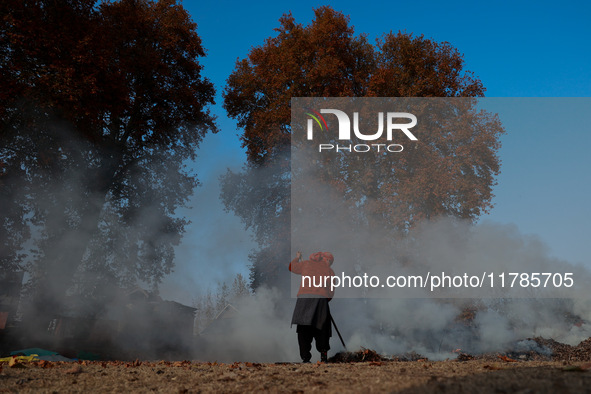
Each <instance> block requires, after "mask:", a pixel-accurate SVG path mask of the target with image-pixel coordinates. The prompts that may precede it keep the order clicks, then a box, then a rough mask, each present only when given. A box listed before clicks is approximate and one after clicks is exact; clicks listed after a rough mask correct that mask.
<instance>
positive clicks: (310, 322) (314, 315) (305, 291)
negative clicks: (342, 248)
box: [289, 252, 334, 363]
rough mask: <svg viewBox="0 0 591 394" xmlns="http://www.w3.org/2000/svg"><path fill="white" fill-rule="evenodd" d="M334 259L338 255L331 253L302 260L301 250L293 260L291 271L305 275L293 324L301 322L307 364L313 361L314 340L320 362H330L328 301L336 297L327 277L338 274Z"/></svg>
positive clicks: (299, 330)
mask: <svg viewBox="0 0 591 394" xmlns="http://www.w3.org/2000/svg"><path fill="white" fill-rule="evenodd" d="M333 262H334V256H333V255H332V253H329V252H317V253H313V254H311V255H310V259H309V260H305V261H302V252H297V254H296V257H295V259H293V260H292V261H291V262H290V263H289V270H290V271H291V272H293V273H294V274H298V275H302V281H301V282H300V288H299V291H298V294H297V297H298V298H297V301H296V305H295V309H294V311H293V317H292V319H291V324H292V325H293V324H296V325H297V330H296V332H297V334H298V345H299V348H300V357H301V358H302V362H304V363H309V362H310V359H311V358H312V353H310V351H311V350H312V340H314V341H315V342H316V350H318V352H320V361H322V362H326V361H328V351H329V350H330V337H331V336H332V327H331V317H330V308H329V305H328V303H329V302H330V300H332V298H333V297H334V290H331V289H330V288H329V286H330V279H329V280H328V281H326V280H325V279H326V277H332V276H334V271H333V270H332V268H331V265H332V263H333ZM305 277H307V278H305Z"/></svg>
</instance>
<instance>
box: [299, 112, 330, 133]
mask: <svg viewBox="0 0 591 394" xmlns="http://www.w3.org/2000/svg"><path fill="white" fill-rule="evenodd" d="M304 109H305V110H306V111H308V112H306V115H308V116H311V117H312V119H314V120H315V121H316V123H318V126H320V130H322V131H324V127H326V130H328V125H327V124H326V120H324V117H323V116H322V115H320V113H319V112H317V111H314V110H313V109H312V108H304ZM319 118H320V119H319ZM321 120H322V123H321V122H320V121H321ZM323 123H324V127H322V124H323Z"/></svg>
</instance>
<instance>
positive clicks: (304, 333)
mask: <svg viewBox="0 0 591 394" xmlns="http://www.w3.org/2000/svg"><path fill="white" fill-rule="evenodd" d="M297 333H298V344H299V345H300V357H301V358H302V360H303V361H310V359H311V358H312V353H310V350H312V340H314V341H315V342H316V350H318V351H319V352H320V353H325V352H328V351H329V350H330V320H327V321H326V323H325V324H324V326H323V327H322V329H318V328H316V327H314V326H305V325H302V324H298V328H297Z"/></svg>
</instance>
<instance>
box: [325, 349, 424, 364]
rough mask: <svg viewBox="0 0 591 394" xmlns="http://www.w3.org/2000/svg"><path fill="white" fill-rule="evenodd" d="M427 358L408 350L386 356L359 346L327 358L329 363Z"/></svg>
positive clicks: (422, 359)
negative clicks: (356, 349) (396, 354)
mask: <svg viewBox="0 0 591 394" xmlns="http://www.w3.org/2000/svg"><path fill="white" fill-rule="evenodd" d="M426 360H427V358H426V357H424V356H421V355H420V354H418V353H415V352H410V353H405V354H403V355H399V356H391V357H386V356H384V355H381V354H379V353H378V352H376V351H375V350H371V349H365V348H361V350H359V351H356V352H339V353H337V354H335V355H334V356H332V357H331V358H329V359H328V362H329V363H360V362H370V363H371V362H373V363H376V362H383V361H426Z"/></svg>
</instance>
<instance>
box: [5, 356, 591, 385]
mask: <svg viewBox="0 0 591 394" xmlns="http://www.w3.org/2000/svg"><path fill="white" fill-rule="evenodd" d="M1 367H2V370H1V371H0V392H19V393H28V392H35V393H39V392H41V393H54V392H59V393H68V392H152V391H155V392H167V393H200V392H229V393H234V392H236V393H244V392H261V391H263V392H281V393H283V392H285V393H307V392H329V393H332V392H334V393H337V392H392V393H462V392H466V393H476V392H478V393H565V392H572V393H585V392H591V370H589V368H590V365H589V363H584V362H572V363H571V362H567V361H515V362H506V361H503V360H502V359H500V358H499V359H498V360H489V361H486V360H469V361H456V360H454V361H438V362H431V361H384V362H381V361H373V362H355V363H326V364H321V363H317V364H257V363H234V364H218V363H201V362H190V361H183V362H164V361H160V362H121V361H109V362H101V361H95V362H77V363H71V362H69V363H64V362H44V361H41V362H29V363H22V364H21V365H20V366H18V365H17V366H16V367H15V366H13V367H9V366H8V364H6V363H4V364H3V365H1Z"/></svg>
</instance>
